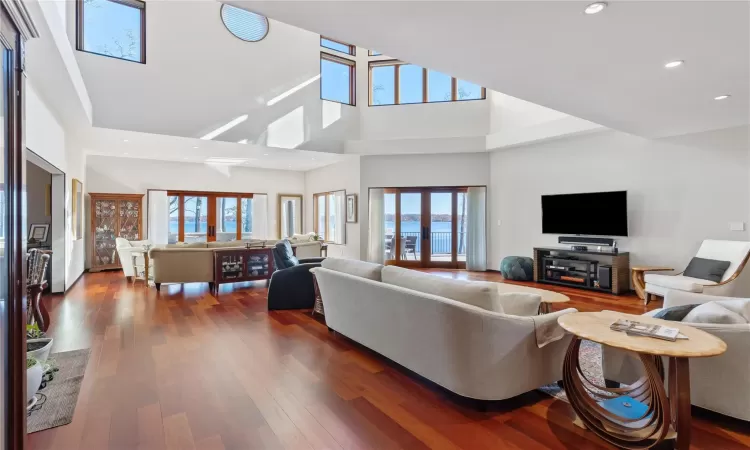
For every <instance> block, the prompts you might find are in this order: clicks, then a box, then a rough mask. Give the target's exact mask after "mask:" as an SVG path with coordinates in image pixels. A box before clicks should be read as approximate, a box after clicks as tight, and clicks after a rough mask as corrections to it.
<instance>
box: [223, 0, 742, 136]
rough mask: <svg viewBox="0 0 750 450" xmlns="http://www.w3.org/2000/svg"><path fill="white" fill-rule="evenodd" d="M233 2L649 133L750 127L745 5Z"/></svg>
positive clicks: (615, 125) (347, 0) (612, 124)
mask: <svg viewBox="0 0 750 450" xmlns="http://www.w3.org/2000/svg"><path fill="white" fill-rule="evenodd" d="M227 3H231V4H233V5H236V6H239V7H243V8H245V9H249V10H251V11H255V12H259V13H261V14H265V15H267V16H268V17H270V18H273V19H276V20H279V21H282V22H285V23H288V24H291V25H295V26H298V27H301V28H304V29H306V30H310V31H313V32H315V33H320V34H324V35H326V36H330V37H333V38H336V39H340V40H344V41H347V42H350V43H352V44H356V45H359V46H363V47H366V48H374V49H377V50H378V51H381V52H383V53H384V54H387V55H391V56H393V57H396V58H399V59H402V60H406V61H409V62H412V63H415V64H419V65H422V66H426V67H430V68H434V69H437V70H441V71H444V72H446V73H450V74H452V75H454V76H458V77H461V78H465V79H467V80H470V81H473V82H476V83H479V84H482V85H483V86H487V87H488V88H491V89H494V90H497V91H500V92H503V93H505V94H509V95H512V96H514V97H518V98H521V99H524V100H528V101H531V102H534V103H536V104H539V105H542V106H546V107H549V108H552V109H555V110H558V111H562V112H565V113H568V114H571V115H573V116H577V117H580V118H584V119H586V120H590V121H592V122H595V123H599V124H602V125H604V126H607V127H610V128H614V129H618V130H622V131H626V132H630V133H633V134H638V135H642V136H646V137H664V136H672V135H679V134H685V133H695V132H701V131H707V130H711V129H720V128H728V127H732V126H739V125H744V124H747V123H750V101H749V100H750V27H749V23H750V4H749V3H748V2H746V1H611V2H609V7H608V8H606V9H605V10H604V12H602V13H600V14H596V15H585V14H584V13H583V10H584V8H585V7H586V5H587V4H588V3H590V2H588V1H475V2H466V1H429V2H428V1H364V0H363V1H356V0H342V1H316V0H311V1H238V0H229V1H227ZM269 36H270V35H269ZM279 59H282V58H279ZM676 59H681V60H685V61H686V63H685V65H684V66H683V67H680V68H678V69H673V70H666V69H665V68H664V64H665V63H666V62H668V61H671V60H676ZM721 94H731V95H732V97H731V98H730V99H729V100H724V101H716V100H714V97H716V96H718V95H721Z"/></svg>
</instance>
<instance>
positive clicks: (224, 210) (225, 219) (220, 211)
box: [216, 197, 237, 242]
mask: <svg viewBox="0 0 750 450" xmlns="http://www.w3.org/2000/svg"><path fill="white" fill-rule="evenodd" d="M235 240H237V197H216V241H217V242H229V241H235Z"/></svg>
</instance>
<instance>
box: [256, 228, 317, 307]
mask: <svg viewBox="0 0 750 450" xmlns="http://www.w3.org/2000/svg"><path fill="white" fill-rule="evenodd" d="M272 252H273V262H274V267H275V269H276V271H275V272H274V273H273V275H272V276H271V285H270V286H269V287H268V309H269V310H271V309H305V308H312V307H313V305H314V304H315V287H314V285H313V278H312V274H311V273H310V269H312V268H313V267H320V263H321V262H322V261H323V260H324V259H325V258H304V259H297V257H295V256H294V252H293V250H292V246H291V244H290V243H289V241H288V240H286V239H285V240H283V241H279V242H277V243H276V245H275V246H274V248H273V250H272Z"/></svg>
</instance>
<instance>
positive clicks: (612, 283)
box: [534, 247, 630, 295]
mask: <svg viewBox="0 0 750 450" xmlns="http://www.w3.org/2000/svg"><path fill="white" fill-rule="evenodd" d="M602 266H608V268H609V270H610V277H609V279H607V280H606V283H605V282H603V281H605V280H599V269H600V268H601V267H602ZM534 281H536V282H538V283H547V284H555V285H559V286H569V287H576V288H580V289H589V290H593V291H599V292H608V293H611V294H615V295H619V294H625V293H627V292H629V291H630V253H628V252H618V253H614V252H611V251H601V252H599V251H583V250H571V249H569V248H555V247H550V248H535V249H534Z"/></svg>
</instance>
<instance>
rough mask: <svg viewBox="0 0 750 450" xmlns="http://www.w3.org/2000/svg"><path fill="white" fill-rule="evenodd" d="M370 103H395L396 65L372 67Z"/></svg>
mask: <svg viewBox="0 0 750 450" xmlns="http://www.w3.org/2000/svg"><path fill="white" fill-rule="evenodd" d="M371 95H372V104H373V105H393V104H395V103H396V66H380V67H373V68H372V91H371Z"/></svg>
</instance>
